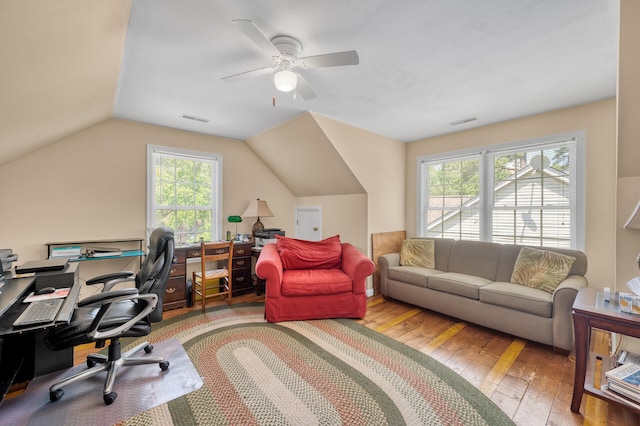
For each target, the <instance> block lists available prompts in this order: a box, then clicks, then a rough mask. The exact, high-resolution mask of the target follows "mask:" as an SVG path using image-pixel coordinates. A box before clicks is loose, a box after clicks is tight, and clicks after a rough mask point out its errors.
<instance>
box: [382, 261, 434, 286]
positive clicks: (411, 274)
mask: <svg viewBox="0 0 640 426" xmlns="http://www.w3.org/2000/svg"><path fill="white" fill-rule="evenodd" d="M442 273H443V272H442V271H439V270H437V269H429V268H421V267H419V266H392V267H391V268H389V271H388V273H387V277H388V278H389V279H390V280H395V281H400V282H402V283H407V284H413V285H417V286H420V287H425V288H426V287H427V277H430V276H432V275H438V274H442Z"/></svg>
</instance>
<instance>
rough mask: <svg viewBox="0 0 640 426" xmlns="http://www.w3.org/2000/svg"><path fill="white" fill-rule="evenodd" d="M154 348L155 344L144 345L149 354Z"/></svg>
mask: <svg viewBox="0 0 640 426" xmlns="http://www.w3.org/2000/svg"><path fill="white" fill-rule="evenodd" d="M152 350H153V345H147V346H145V347H144V352H145V353H147V354H150V353H151V351H152Z"/></svg>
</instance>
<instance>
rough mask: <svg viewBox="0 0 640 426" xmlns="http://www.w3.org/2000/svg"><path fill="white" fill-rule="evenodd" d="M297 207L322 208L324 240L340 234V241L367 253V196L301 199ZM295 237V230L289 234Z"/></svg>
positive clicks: (297, 200) (298, 200)
mask: <svg viewBox="0 0 640 426" xmlns="http://www.w3.org/2000/svg"><path fill="white" fill-rule="evenodd" d="M296 206H299V207H303V206H320V208H321V213H322V238H328V237H331V236H333V235H336V234H339V235H340V241H342V242H346V243H351V244H353V245H354V246H356V247H357V248H358V249H359V250H360V251H361V252H363V253H366V252H367V245H368V240H367V237H366V236H367V195H366V194H354V195H335V196H323V197H299V198H297V199H296ZM287 235H290V236H292V237H294V236H295V228H291V232H290V233H287Z"/></svg>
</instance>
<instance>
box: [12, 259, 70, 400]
mask: <svg viewBox="0 0 640 426" xmlns="http://www.w3.org/2000/svg"><path fill="white" fill-rule="evenodd" d="M5 278H6V282H5V285H4V287H3V289H4V290H5V291H6V292H8V291H9V289H10V288H11V291H13V293H14V294H15V295H16V296H15V302H14V303H13V304H12V305H11V306H10V307H9V308H8V309H7V310H6V311H5V312H4V313H3V314H2V315H1V316H0V401H1V400H2V398H3V397H4V395H5V393H6V392H7V390H8V389H9V387H10V386H11V384H12V383H14V382H15V383H20V382H23V381H26V380H31V379H33V378H34V377H37V376H41V375H44V374H47V373H51V372H53V371H57V370H60V369H63V368H68V367H72V366H73V348H69V349H68V350H62V351H51V350H50V349H49V348H47V347H46V345H45V343H44V338H45V336H46V334H47V333H48V332H49V330H50V329H51V328H54V327H56V326H57V325H59V324H61V323H68V322H69V321H70V320H71V317H72V315H73V311H74V310H75V307H76V302H77V300H78V297H79V296H80V287H81V285H80V281H79V279H78V264H77V263H69V265H68V266H67V267H66V269H65V270H64V271H52V272H40V273H37V274H36V275H35V277H30V278H17V279H11V278H9V277H8V276H7V275H5ZM43 287H56V288H62V287H71V291H70V292H69V295H67V297H66V299H65V302H64V304H63V305H62V307H61V308H60V312H59V313H58V317H57V319H56V321H54V322H51V323H46V324H39V325H33V326H28V327H19V328H15V327H13V322H14V321H15V320H16V319H17V318H18V317H19V316H20V314H22V312H23V311H24V310H25V309H26V308H27V304H24V303H21V302H22V300H23V299H24V298H25V297H26V296H27V295H28V294H29V293H30V292H31V291H34V290H38V289H40V288H43Z"/></svg>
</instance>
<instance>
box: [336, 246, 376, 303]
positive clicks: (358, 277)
mask: <svg viewBox="0 0 640 426" xmlns="http://www.w3.org/2000/svg"><path fill="white" fill-rule="evenodd" d="M374 268H375V266H374V264H373V261H371V259H369V258H368V257H367V256H366V255H365V254H364V253H362V252H361V251H360V250H358V249H357V248H355V247H354V246H353V245H352V244H350V243H342V271H343V272H344V273H345V274H347V275H348V276H349V277H350V278H351V280H352V281H353V292H354V293H356V294H362V293H365V292H366V285H365V280H366V278H367V277H368V276H369V275H371V274H373V270H374Z"/></svg>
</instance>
